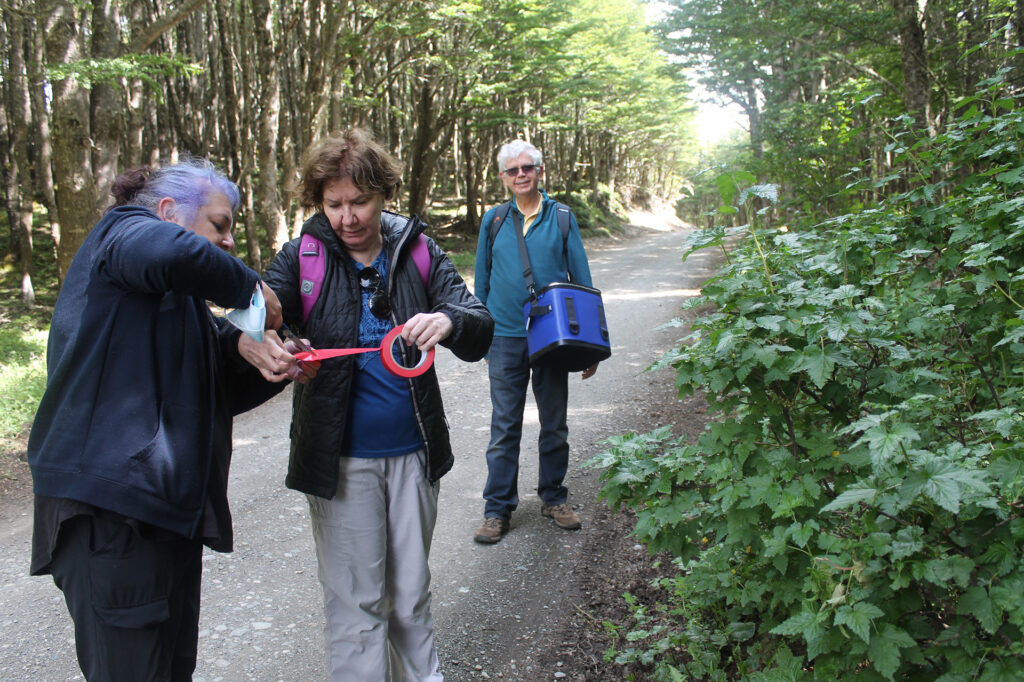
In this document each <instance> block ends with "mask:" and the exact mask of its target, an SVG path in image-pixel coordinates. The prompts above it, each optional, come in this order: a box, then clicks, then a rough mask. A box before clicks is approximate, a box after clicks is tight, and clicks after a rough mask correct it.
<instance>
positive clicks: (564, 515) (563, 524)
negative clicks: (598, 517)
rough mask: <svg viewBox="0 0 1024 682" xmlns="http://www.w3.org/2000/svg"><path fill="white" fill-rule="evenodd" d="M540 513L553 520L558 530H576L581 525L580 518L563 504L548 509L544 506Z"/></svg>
mask: <svg viewBox="0 0 1024 682" xmlns="http://www.w3.org/2000/svg"><path fill="white" fill-rule="evenodd" d="M540 513H541V514H543V515H544V516H547V517H549V518H551V519H553V520H554V522H555V525H557V526H558V527H559V528H564V529H566V530H577V529H578V528H579V527H580V526H581V525H582V524H581V523H580V517H579V516H577V515H576V512H574V511H573V510H572V509H570V508H569V505H567V504H565V503H562V504H556V505H555V506H554V507H549V506H547V505H546V504H545V505H544V506H543V507H541V508H540Z"/></svg>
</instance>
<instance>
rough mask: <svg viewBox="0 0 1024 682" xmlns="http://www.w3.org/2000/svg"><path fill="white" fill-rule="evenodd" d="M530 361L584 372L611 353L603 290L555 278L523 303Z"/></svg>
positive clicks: (538, 365) (540, 364)
mask: <svg viewBox="0 0 1024 682" xmlns="http://www.w3.org/2000/svg"><path fill="white" fill-rule="evenodd" d="M523 316H524V318H525V321H526V345H527V348H528V349H529V352H530V364H531V365H533V366H535V367H554V368H559V369H564V370H566V371H569V372H582V371H583V370H585V369H586V368H587V367H590V366H591V365H593V364H594V363H596V362H600V361H601V360H604V359H606V358H608V357H609V356H611V354H612V349H611V346H610V344H609V342H608V321H607V320H606V319H605V316H604V303H603V302H602V301H601V291H600V290H599V289H593V288H591V287H585V286H581V285H579V284H567V283H564V282H555V283H553V284H549V285H547V286H546V287H544V288H543V289H541V290H540V292H539V293H538V294H537V298H536V300H534V299H530V300H528V301H527V302H526V303H524V304H523Z"/></svg>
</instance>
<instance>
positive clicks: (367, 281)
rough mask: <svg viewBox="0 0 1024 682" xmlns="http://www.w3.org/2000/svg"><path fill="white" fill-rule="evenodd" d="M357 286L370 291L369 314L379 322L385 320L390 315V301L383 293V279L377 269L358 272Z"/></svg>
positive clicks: (366, 268) (367, 268)
mask: <svg viewBox="0 0 1024 682" xmlns="http://www.w3.org/2000/svg"><path fill="white" fill-rule="evenodd" d="M359 286H361V287H362V288H364V289H369V290H370V312H371V313H373V316H374V317H376V318H377V319H379V320H386V319H388V316H389V315H391V301H389V300H388V294H387V292H386V291H384V278H383V277H381V276H380V273H379V272H377V268H374V267H365V268H363V269H362V270H360V271H359Z"/></svg>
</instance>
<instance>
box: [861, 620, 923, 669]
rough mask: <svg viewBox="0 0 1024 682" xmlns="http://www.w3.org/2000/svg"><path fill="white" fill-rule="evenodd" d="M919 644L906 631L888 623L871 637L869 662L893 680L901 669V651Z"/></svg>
mask: <svg viewBox="0 0 1024 682" xmlns="http://www.w3.org/2000/svg"><path fill="white" fill-rule="evenodd" d="M916 645H917V642H915V641H914V639H913V638H912V637H911V636H910V635H908V634H907V632H906V630H903V629H902V628H898V627H896V626H895V625H892V624H891V623H886V624H885V625H883V626H882V627H881V630H880V631H879V632H876V633H875V634H874V635H873V636H872V637H871V642H870V644H869V645H868V660H870V661H871V664H872V665H873V666H874V668H875V670H877V671H878V672H879V673H880V674H881V675H883V676H884V677H886V678H887V679H890V680H891V679H893V676H894V675H895V674H896V671H897V670H898V669H899V666H900V662H901V660H902V655H901V654H900V649H907V648H910V647H913V646H916Z"/></svg>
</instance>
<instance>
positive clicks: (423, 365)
mask: <svg viewBox="0 0 1024 682" xmlns="http://www.w3.org/2000/svg"><path fill="white" fill-rule="evenodd" d="M404 326H405V325H401V324H400V325H398V326H397V327H395V328H394V329H392V330H391V331H389V332H388V333H387V335H386V336H385V337H384V340H383V341H381V344H380V348H319V349H316V350H312V351H308V352H305V351H304V352H300V353H295V359H296V360H299V361H300V362H306V361H309V360H314V361H317V360H327V359H328V358H337V357H341V356H343V355H355V354H357V353H380V361H381V362H383V363H384V368H385V369H386V370H388V371H389V372H391V373H392V374H394V375H395V376H399V377H403V378H406V379H408V378H411V377H418V376H419V375H421V374H423V373H424V372H426V371H427V370H428V369H430V366H431V365H433V364H434V349H433V348H431V349H430V350H428V351H427V352H426V353H422V354H421V355H420V361H419V362H418V363H416V365H415V366H413V367H403V366H402V365H400V364H398V362H397V361H396V360H395V356H394V355H393V354H392V347H393V346H394V345H395V341H396V340H397V339H398V337H399V335H400V334H401V333H402V327H404Z"/></svg>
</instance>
